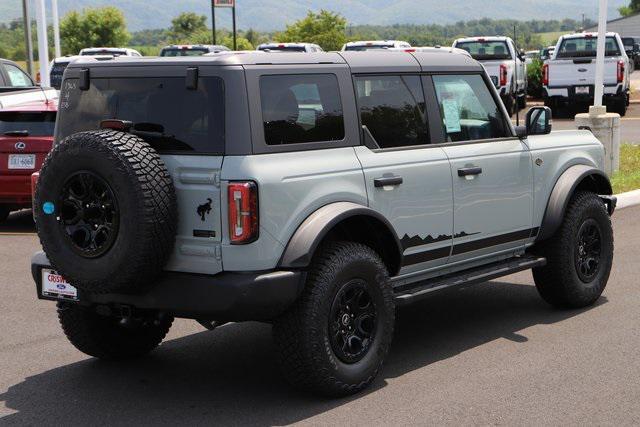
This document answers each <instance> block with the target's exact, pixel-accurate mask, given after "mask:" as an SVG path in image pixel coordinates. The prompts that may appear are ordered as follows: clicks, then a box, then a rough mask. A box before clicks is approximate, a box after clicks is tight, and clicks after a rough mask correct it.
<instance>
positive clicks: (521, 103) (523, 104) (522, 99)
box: [518, 90, 527, 110]
mask: <svg viewBox="0 0 640 427" xmlns="http://www.w3.org/2000/svg"><path fill="white" fill-rule="evenodd" d="M518 108H520V109H521V110H524V109H526V108H527V91H526V90H525V91H524V94H522V95H521V96H519V97H518Z"/></svg>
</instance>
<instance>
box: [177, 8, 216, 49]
mask: <svg viewBox="0 0 640 427" xmlns="http://www.w3.org/2000/svg"><path fill="white" fill-rule="evenodd" d="M206 31H207V17H206V16H204V15H198V14H196V13H193V12H184V13H181V14H180V15H178V16H177V17H175V18H174V19H173V20H172V21H171V28H170V29H169V34H170V37H171V39H172V40H173V41H174V42H175V43H178V42H184V41H188V40H189V39H191V38H192V37H193V36H195V35H196V34H201V33H204V32H206Z"/></svg>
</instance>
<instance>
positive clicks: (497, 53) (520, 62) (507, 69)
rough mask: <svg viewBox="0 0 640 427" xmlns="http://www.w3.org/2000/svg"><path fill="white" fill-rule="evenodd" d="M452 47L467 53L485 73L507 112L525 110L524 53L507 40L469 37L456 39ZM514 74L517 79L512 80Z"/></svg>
mask: <svg viewBox="0 0 640 427" xmlns="http://www.w3.org/2000/svg"><path fill="white" fill-rule="evenodd" d="M453 47H455V48H458V49H463V50H466V51H467V52H469V53H470V54H471V56H472V57H473V58H474V59H475V60H476V61H479V62H480V63H481V64H482V65H483V66H484V68H485V69H486V70H487V74H489V76H490V77H491V80H492V81H493V84H494V85H495V86H496V88H497V89H498V92H499V93H500V97H501V98H502V102H503V103H504V105H505V107H506V108H507V111H508V112H509V113H511V114H513V113H515V110H516V108H525V107H526V106H527V72H526V70H527V68H526V63H525V57H524V55H523V52H521V51H519V50H518V48H517V47H516V44H515V42H514V41H513V39H511V38H509V37H498V36H493V37H468V38H461V39H457V40H456V41H454V42H453ZM514 74H517V75H516V78H515V79H514V78H513V77H514Z"/></svg>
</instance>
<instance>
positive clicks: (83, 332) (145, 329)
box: [58, 302, 173, 360]
mask: <svg viewBox="0 0 640 427" xmlns="http://www.w3.org/2000/svg"><path fill="white" fill-rule="evenodd" d="M58 319H59V320H60V325H61V326H62V330H63V331H64V333H65V335H66V336H67V338H68V339H69V341H70V342H71V344H73V345H74V346H75V347H76V348H77V349H78V350H80V351H81V352H83V353H85V354H87V355H89V356H93V357H97V358H99V359H103V360H125V359H133V358H137V357H141V356H144V355H146V354H148V353H149V352H151V351H152V350H153V349H155V348H156V347H157V346H158V345H160V343H161V342H162V340H163V339H164V337H165V336H166V335H167V333H168V332H169V329H170V328H171V324H172V323H173V318H172V317H163V318H160V319H157V320H156V322H155V323H154V322H153V321H148V322H147V323H145V324H141V325H138V326H135V327H127V326H122V325H120V324H119V320H120V319H118V318H117V317H113V316H101V315H99V314H97V313H96V312H95V311H94V310H92V309H91V308H89V307H83V306H80V305H76V304H70V303H62V302H61V303H58Z"/></svg>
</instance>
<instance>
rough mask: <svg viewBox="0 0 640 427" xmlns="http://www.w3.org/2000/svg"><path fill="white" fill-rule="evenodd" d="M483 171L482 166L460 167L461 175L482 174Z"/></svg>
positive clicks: (459, 174)
mask: <svg viewBox="0 0 640 427" xmlns="http://www.w3.org/2000/svg"><path fill="white" fill-rule="evenodd" d="M481 173H482V168H463V169H458V176H459V177H465V176H475V175H480V174H481Z"/></svg>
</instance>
